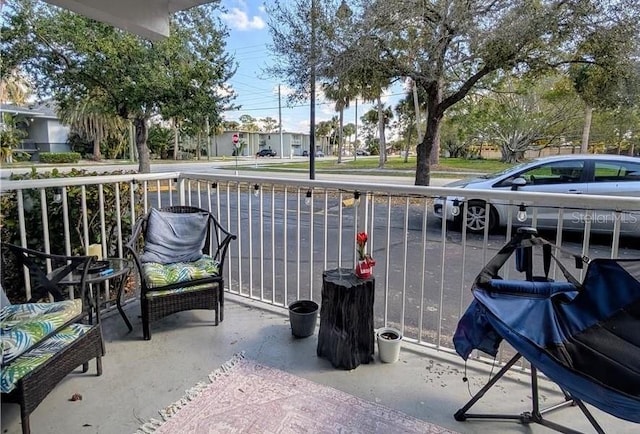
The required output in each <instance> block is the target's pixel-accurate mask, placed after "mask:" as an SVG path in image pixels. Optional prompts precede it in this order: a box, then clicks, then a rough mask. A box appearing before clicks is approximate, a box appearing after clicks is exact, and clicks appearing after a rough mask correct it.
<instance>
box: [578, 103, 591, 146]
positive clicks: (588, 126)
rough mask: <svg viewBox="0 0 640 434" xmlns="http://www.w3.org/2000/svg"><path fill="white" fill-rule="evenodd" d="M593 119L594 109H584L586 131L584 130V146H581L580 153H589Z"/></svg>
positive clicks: (589, 107)
mask: <svg viewBox="0 0 640 434" xmlns="http://www.w3.org/2000/svg"><path fill="white" fill-rule="evenodd" d="M592 117H593V107H591V106H587V107H586V108H585V109H584V129H583V130H582V144H581V145H580V153H582V154H586V153H587V152H589V132H590V131H591V118H592Z"/></svg>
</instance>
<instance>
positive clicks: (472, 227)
mask: <svg viewBox="0 0 640 434" xmlns="http://www.w3.org/2000/svg"><path fill="white" fill-rule="evenodd" d="M486 214H487V208H486V204H485V202H483V201H481V200H472V201H471V202H469V204H468V205H467V216H466V222H467V230H468V231H469V232H473V233H482V232H484V225H485V221H486ZM497 224H498V216H497V215H496V210H495V209H494V208H493V207H492V206H489V232H492V231H493V230H494V229H495V228H496V226H497Z"/></svg>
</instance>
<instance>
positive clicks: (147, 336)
mask: <svg viewBox="0 0 640 434" xmlns="http://www.w3.org/2000/svg"><path fill="white" fill-rule="evenodd" d="M142 297H144V298H142V300H140V306H141V309H142V337H143V338H144V340H145V341H149V340H151V327H150V325H149V322H150V321H149V300H147V299H146V296H145V295H144V294H143V295H142Z"/></svg>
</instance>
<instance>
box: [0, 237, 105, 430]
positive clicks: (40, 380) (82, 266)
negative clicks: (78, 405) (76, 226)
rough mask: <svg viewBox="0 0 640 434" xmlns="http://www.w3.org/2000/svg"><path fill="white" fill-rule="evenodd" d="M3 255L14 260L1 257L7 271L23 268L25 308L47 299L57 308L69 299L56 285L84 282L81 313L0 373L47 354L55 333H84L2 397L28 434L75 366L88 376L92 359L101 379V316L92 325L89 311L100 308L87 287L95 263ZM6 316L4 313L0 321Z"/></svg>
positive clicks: (17, 251) (19, 251) (7, 248)
mask: <svg viewBox="0 0 640 434" xmlns="http://www.w3.org/2000/svg"><path fill="white" fill-rule="evenodd" d="M2 254H3V256H4V255H7V254H13V256H14V260H15V262H11V261H10V260H7V259H8V258H7V257H5V260H4V261H3V264H4V265H5V266H6V264H9V263H11V264H16V265H17V267H16V268H20V269H22V268H23V267H24V268H26V269H27V270H28V273H29V279H30V283H31V289H32V297H31V298H30V300H29V303H34V302H41V303H42V302H47V301H48V300H49V298H50V297H52V298H53V299H54V300H55V302H58V301H63V300H65V299H66V298H67V297H66V296H65V295H64V293H65V292H66V288H65V287H64V286H61V285H59V284H58V282H59V281H60V280H61V279H62V278H64V277H65V276H66V275H68V274H69V273H79V274H81V276H82V278H81V283H80V285H79V293H78V296H79V297H80V298H81V300H82V311H81V313H80V314H79V315H77V316H74V317H73V318H70V319H69V320H68V321H65V322H64V324H62V325H60V326H59V327H57V328H56V329H55V330H51V331H50V333H48V334H47V335H46V336H44V337H43V338H42V339H41V340H40V341H39V342H38V343H36V344H34V345H33V346H32V347H30V348H29V349H28V350H27V351H25V353H23V354H22V355H21V356H19V357H17V358H16V359H14V360H12V361H10V362H9V363H7V364H6V365H3V367H2V368H3V370H4V369H9V367H10V366H11V364H13V363H18V362H19V361H20V359H21V358H22V357H25V356H28V355H29V354H31V352H32V351H34V350H35V351H40V352H42V351H50V350H43V349H44V348H50V347H49V345H50V343H51V342H52V341H55V340H56V339H57V338H58V336H59V335H58V333H60V332H62V333H66V330H69V329H68V327H69V326H72V325H74V324H80V325H78V326H77V327H82V328H83V330H84V333H82V334H80V333H79V335H78V337H75V338H74V339H73V340H71V341H70V343H67V344H64V346H63V347H62V348H60V349H59V350H58V351H56V352H55V353H54V354H53V356H52V357H50V358H49V359H47V360H45V361H44V362H42V363H40V364H37V365H36V367H35V369H33V370H32V371H31V372H29V373H27V374H26V375H24V376H23V377H22V378H20V379H19V380H18V381H17V383H16V384H15V388H14V389H13V390H12V391H10V392H8V393H2V401H3V402H11V403H17V404H19V405H20V415H21V419H22V432H23V433H24V434H28V433H29V432H30V424H29V415H30V414H31V413H32V412H33V411H34V410H35V409H36V408H37V407H38V405H39V404H40V403H41V402H42V400H44V398H45V397H46V396H47V395H48V394H49V392H51V391H52V390H53V388H54V387H55V386H56V385H57V384H58V383H59V382H60V381H61V380H62V379H63V378H65V377H66V376H67V375H68V374H70V373H71V372H72V371H73V370H75V369H76V368H77V367H78V366H80V365H82V372H83V373H84V372H87V371H88V369H89V361H90V360H92V359H94V358H95V359H96V368H97V375H98V376H100V375H102V356H104V353H105V349H104V341H103V338H102V330H101V327H100V315H99V314H96V321H95V324H93V321H92V311H95V310H96V309H97V307H98V305H99V303H98V301H97V300H94V298H93V297H92V296H91V294H90V291H87V287H86V284H85V281H86V277H87V273H88V271H89V269H90V264H91V262H92V261H93V260H94V259H95V257H93V256H64V255H54V254H47V253H43V252H39V251H36V250H32V249H26V248H22V247H19V246H16V245H12V244H7V243H2ZM47 261H49V262H50V264H51V269H52V270H54V271H53V272H52V273H47V268H46V266H45V264H46V262H47ZM14 307H17V306H15V305H14V306H7V307H6V308H7V309H11V308H14ZM29 309H30V308H29ZM5 312H6V311H5V310H4V309H3V317H4V313H5ZM96 312H97V311H96ZM34 320H37V316H34Z"/></svg>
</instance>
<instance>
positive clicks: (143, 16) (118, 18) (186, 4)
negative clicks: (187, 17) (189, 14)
mask: <svg viewBox="0 0 640 434" xmlns="http://www.w3.org/2000/svg"><path fill="white" fill-rule="evenodd" d="M45 1H46V2H47V3H51V4H53V5H56V6H60V7H63V8H65V9H69V10H70V11H73V12H76V13H78V14H81V15H84V16H86V17H89V18H92V19H94V20H97V21H102V22H105V23H108V24H111V25H113V26H115V27H119V28H121V29H124V30H127V31H129V32H131V33H135V34H136V35H140V36H142V37H143V38H147V39H151V40H158V39H162V38H164V37H167V36H169V17H170V16H171V14H173V13H174V12H177V11H181V10H185V9H189V8H192V7H194V6H199V5H201V4H204V3H209V1H207V0H204V1H203V0H83V1H73V0H45Z"/></svg>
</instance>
